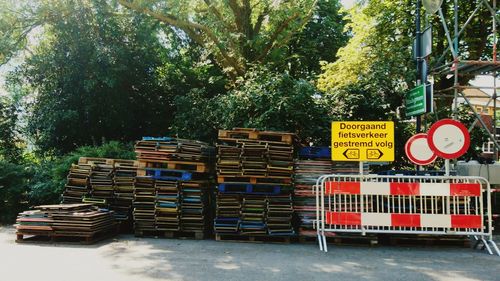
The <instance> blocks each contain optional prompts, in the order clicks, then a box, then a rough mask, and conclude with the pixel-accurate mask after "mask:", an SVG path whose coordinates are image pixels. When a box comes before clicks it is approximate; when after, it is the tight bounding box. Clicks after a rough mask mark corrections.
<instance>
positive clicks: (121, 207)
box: [62, 157, 137, 223]
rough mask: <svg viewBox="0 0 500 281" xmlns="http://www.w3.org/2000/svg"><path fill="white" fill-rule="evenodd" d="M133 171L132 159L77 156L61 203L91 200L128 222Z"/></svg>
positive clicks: (135, 170)
mask: <svg viewBox="0 0 500 281" xmlns="http://www.w3.org/2000/svg"><path fill="white" fill-rule="evenodd" d="M136 174H137V161H134V160H122V159H108V158H92V157H80V159H79V160H78V164H73V165H72V167H71V169H70V172H69V175H68V179H67V184H66V189H65V191H64V193H63V200H62V203H64V204H70V203H71V204H78V203H82V202H84V203H92V204H94V205H97V206H99V207H102V208H109V209H111V210H114V211H115V212H114V214H115V216H116V219H117V220H118V221H121V222H122V223H124V222H130V221H131V209H132V199H133V197H134V193H133V192H134V189H133V188H134V184H133V183H134V178H135V176H136Z"/></svg>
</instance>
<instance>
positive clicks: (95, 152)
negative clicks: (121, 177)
mask: <svg viewBox="0 0 500 281" xmlns="http://www.w3.org/2000/svg"><path fill="white" fill-rule="evenodd" d="M80 157H100V158H114V159H135V153H134V148H133V145H132V144H131V143H120V142H117V141H110V142H107V143H104V144H102V145H100V146H82V147H79V148H77V149H76V150H75V151H72V152H70V153H68V154H66V155H64V156H62V157H50V158H46V159H42V160H41V161H40V162H38V163H32V164H31V165H30V171H31V174H32V176H31V178H30V182H29V191H28V193H27V195H28V197H27V198H28V201H29V204H30V206H36V205H40V204H54V203H58V202H59V201H60V196H61V194H62V192H63V191H64V185H65V183H66V177H67V175H68V171H69V168H70V167H71V164H75V163H77V162H78V159H79V158H80Z"/></svg>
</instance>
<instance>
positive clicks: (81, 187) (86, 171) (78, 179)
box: [62, 164, 92, 204]
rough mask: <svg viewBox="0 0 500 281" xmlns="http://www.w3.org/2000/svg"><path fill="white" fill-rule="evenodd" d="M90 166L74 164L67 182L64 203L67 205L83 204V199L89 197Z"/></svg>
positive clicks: (63, 197)
mask: <svg viewBox="0 0 500 281" xmlns="http://www.w3.org/2000/svg"><path fill="white" fill-rule="evenodd" d="M91 169H92V167H91V165H90V164H72V165H71V168H70V170H69V174H68V177H67V181H66V186H65V190H64V193H63V196H62V202H63V203H65V204H73V203H82V198H84V197H85V196H88V195H89V193H90V189H89V176H90V171H91Z"/></svg>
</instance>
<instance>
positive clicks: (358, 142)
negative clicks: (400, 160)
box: [332, 121, 394, 162]
mask: <svg viewBox="0 0 500 281" xmlns="http://www.w3.org/2000/svg"><path fill="white" fill-rule="evenodd" d="M332 160H333V161H363V162H364V161H370V162H388V161H394V122H391V121H345V122H344V121H336V122H332Z"/></svg>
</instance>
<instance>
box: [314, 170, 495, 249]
mask: <svg viewBox="0 0 500 281" xmlns="http://www.w3.org/2000/svg"><path fill="white" fill-rule="evenodd" d="M315 191H316V203H317V209H316V213H317V215H318V220H317V224H316V225H317V229H318V238H319V240H320V248H321V249H324V250H326V247H327V246H326V238H325V232H358V233H362V234H363V235H364V234H365V233H398V234H432V235H472V236H477V237H481V238H482V239H481V241H483V242H484V244H485V247H486V248H487V249H488V251H489V252H490V253H492V251H491V249H490V247H489V245H487V244H490V245H491V246H492V248H493V249H494V250H495V251H496V252H497V254H498V255H500V251H498V248H497V247H496V245H495V244H494V243H493V244H492V223H491V220H492V218H491V203H490V201H491V198H490V192H491V190H490V186H489V183H488V182H487V181H486V180H485V179H484V178H478V177H421V176H377V175H368V176H367V175H359V176H356V175H328V176H322V177H320V178H319V179H318V182H317V185H316V187H315ZM484 202H486V205H485V206H483V204H484ZM487 239H488V240H487Z"/></svg>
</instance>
